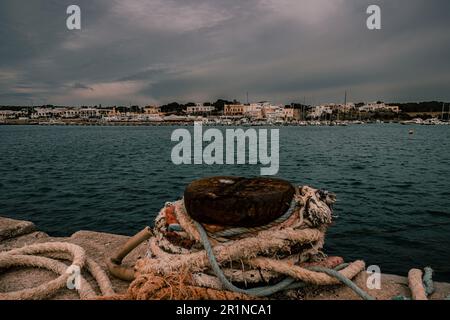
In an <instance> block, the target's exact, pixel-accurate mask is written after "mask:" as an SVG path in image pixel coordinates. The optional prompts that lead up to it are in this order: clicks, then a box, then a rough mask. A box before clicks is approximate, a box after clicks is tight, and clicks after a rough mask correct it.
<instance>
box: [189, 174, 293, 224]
mask: <svg viewBox="0 0 450 320" xmlns="http://www.w3.org/2000/svg"><path fill="white" fill-rule="evenodd" d="M294 194H295V188H294V187H293V186H292V185H291V184H290V183H289V182H287V181H284V180H281V179H275V178H243V177H227V176H223V177H211V178H205V179H200V180H196V181H194V182H192V183H191V184H190V185H188V186H187V187H186V190H185V191H184V202H185V206H186V210H187V212H188V214H189V215H190V216H191V217H192V218H193V219H194V220H196V221H198V222H201V223H207V224H215V225H222V226H230V227H239V226H240V227H256V226H262V225H265V224H268V223H270V222H272V221H273V220H275V219H277V218H279V217H280V216H282V215H283V214H284V213H285V212H286V211H287V210H288V209H289V206H290V204H291V201H292V199H293V197H294Z"/></svg>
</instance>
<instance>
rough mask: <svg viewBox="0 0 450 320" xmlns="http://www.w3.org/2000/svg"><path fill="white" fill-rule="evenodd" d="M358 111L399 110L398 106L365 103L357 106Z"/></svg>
mask: <svg viewBox="0 0 450 320" xmlns="http://www.w3.org/2000/svg"><path fill="white" fill-rule="evenodd" d="M359 111H362V112H380V111H391V112H395V113H399V112H400V108H399V107H398V106H387V105H386V104H385V103H383V102H381V103H377V102H372V103H367V104H365V105H363V106H362V107H360V108H359Z"/></svg>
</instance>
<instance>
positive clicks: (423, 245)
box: [0, 124, 450, 281]
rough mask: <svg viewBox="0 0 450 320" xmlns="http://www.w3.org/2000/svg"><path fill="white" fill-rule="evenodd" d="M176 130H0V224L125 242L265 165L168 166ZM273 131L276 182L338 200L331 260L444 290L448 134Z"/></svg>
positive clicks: (449, 245) (447, 129) (373, 129)
mask: <svg viewBox="0 0 450 320" xmlns="http://www.w3.org/2000/svg"><path fill="white" fill-rule="evenodd" d="M174 129H175V128H174V127H42V126H40V127H39V126H0V204H1V207H0V216H7V217H11V218H16V219H25V220H31V221H33V222H35V223H36V225H37V226H38V228H39V229H40V230H43V231H45V232H47V233H49V234H51V235H55V236H67V235H70V234H71V233H73V232H75V231H78V230H80V229H84V230H96V231H106V232H113V233H120V234H126V235H132V234H134V233H135V232H137V231H139V230H141V229H142V228H143V227H144V226H145V225H150V224H151V223H152V220H153V218H154V217H155V215H156V214H157V213H158V211H159V209H160V208H161V207H162V206H163V205H164V203H165V202H166V201H172V200H176V199H178V198H179V197H180V196H181V195H182V193H183V190H184V187H185V186H186V185H187V184H188V183H189V182H191V181H192V180H194V179H197V178H199V177H204V176H211V175H245V176H257V175H259V169H260V166H259V165H258V166H248V165H247V166H227V165H224V166H203V165H200V166H198V165H188V166H186V165H185V166H175V165H173V164H172V162H171V158H170V153H171V149H172V146H174V145H175V143H173V142H171V141H170V136H171V133H172V131H173V130H174ZM408 130H409V127H408V126H401V125H395V124H389V125H363V126H349V127H284V128H280V144H281V147H280V171H279V176H280V177H282V178H285V179H287V180H289V181H291V182H292V183H295V184H308V185H312V186H314V187H317V188H325V189H328V190H330V191H333V192H335V193H336V194H337V197H338V203H337V204H336V206H335V213H336V214H337V215H339V218H338V219H337V220H336V221H335V223H334V225H333V226H332V227H331V228H330V230H329V232H328V235H327V240H326V250H327V253H329V254H335V255H341V256H343V257H345V258H346V259H347V260H351V259H364V260H365V261H366V262H367V263H368V264H377V265H379V266H380V267H381V270H382V271H383V272H386V273H396V274H401V275H406V273H407V272H408V270H409V268H411V267H424V266H427V265H430V266H432V267H433V268H434V269H435V272H436V275H435V278H436V279H440V280H446V281H450V126H418V127H415V134H414V135H409V134H408Z"/></svg>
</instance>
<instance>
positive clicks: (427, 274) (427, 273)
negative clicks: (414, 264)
mask: <svg viewBox="0 0 450 320" xmlns="http://www.w3.org/2000/svg"><path fill="white" fill-rule="evenodd" d="M423 271H424V274H423V279H422V280H423V286H424V287H425V293H426V295H427V296H429V295H432V294H433V292H434V285H433V269H431V268H430V267H425V268H424V269H423Z"/></svg>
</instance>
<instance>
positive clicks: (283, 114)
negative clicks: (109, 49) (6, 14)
mask: <svg viewBox="0 0 450 320" xmlns="http://www.w3.org/2000/svg"><path fill="white" fill-rule="evenodd" d="M449 114H450V104H448V103H443V102H436V101H433V102H422V103H405V104H390V103H384V102H381V101H377V102H369V103H356V104H355V103H348V102H345V103H342V104H339V103H328V104H322V105H316V106H311V105H306V104H299V103H291V104H290V105H277V104H272V103H270V102H267V101H263V102H258V103H245V104H243V103H240V102H238V101H236V100H234V101H226V100H221V99H219V100H217V101H216V102H214V103H209V102H207V103H187V104H179V103H177V102H173V103H170V104H167V105H161V106H156V105H148V106H145V107H141V106H137V105H130V106H108V107H103V106H102V105H98V106H97V105H96V106H77V107H67V106H54V105H44V106H0V124H12V125H14V124H16V125H18V124H30V125H166V124H178V125H179V124H188V123H193V122H202V123H203V124H205V125H347V124H363V123H382V122H399V123H403V124H409V123H412V124H431V125H434V124H448V123H449Z"/></svg>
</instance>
